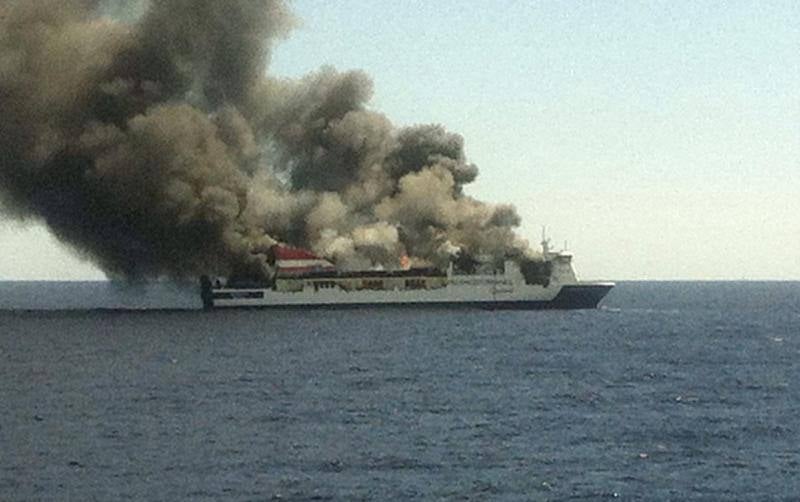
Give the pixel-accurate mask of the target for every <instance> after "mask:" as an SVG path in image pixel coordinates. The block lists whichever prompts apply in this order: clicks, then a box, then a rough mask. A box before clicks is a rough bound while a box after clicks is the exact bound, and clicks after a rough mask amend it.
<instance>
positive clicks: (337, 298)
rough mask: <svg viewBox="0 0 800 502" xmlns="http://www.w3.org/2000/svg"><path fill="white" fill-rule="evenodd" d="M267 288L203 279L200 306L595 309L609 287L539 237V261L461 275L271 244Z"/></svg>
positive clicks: (451, 269)
mask: <svg viewBox="0 0 800 502" xmlns="http://www.w3.org/2000/svg"><path fill="white" fill-rule="evenodd" d="M269 260H270V264H271V265H272V266H273V267H274V270H275V272H274V275H273V277H272V278H271V280H270V281H269V283H264V284H244V283H239V282H236V281H228V280H225V279H223V278H213V279H212V278H208V277H203V278H202V279H201V294H202V299H203V306H204V308H206V309H212V308H225V307H261V308H292V307H294V308H314V307H317V308H345V307H363V306H398V307H401V306H409V307H448V308H455V307H465V308H487V309H586V308H595V307H597V305H598V303H599V302H600V300H602V299H603V297H605V296H606V294H608V292H609V291H610V290H611V288H613V287H614V283H612V282H581V281H579V280H578V279H577V277H576V275H575V271H574V270H573V267H572V255H571V254H570V253H567V252H565V251H553V250H552V249H551V247H550V241H549V240H548V239H546V238H543V241H542V257H541V259H540V260H514V259H507V260H505V262H504V263H503V264H502V266H501V267H496V266H494V267H491V266H478V267H471V270H468V271H465V270H463V269H460V268H459V267H457V266H456V263H454V261H451V262H450V265H449V267H448V268H447V269H446V270H440V269H437V268H407V269H401V270H360V271H343V270H338V269H337V268H336V267H335V265H334V264H333V263H332V262H330V261H329V260H326V259H325V258H322V257H319V256H317V255H315V254H313V253H311V252H309V251H307V250H303V249H297V248H291V247H288V246H281V245H276V246H274V247H273V248H272V249H271V250H270V258H269Z"/></svg>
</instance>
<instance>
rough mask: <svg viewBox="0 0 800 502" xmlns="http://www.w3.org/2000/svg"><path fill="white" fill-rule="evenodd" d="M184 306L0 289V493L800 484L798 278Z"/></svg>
mask: <svg viewBox="0 0 800 502" xmlns="http://www.w3.org/2000/svg"><path fill="white" fill-rule="evenodd" d="M199 303H200V302H199V300H198V298H197V291H196V288H195V287H194V285H187V286H173V285H168V284H157V285H148V286H136V287H127V286H121V285H115V284H110V283H0V500H3V501H16V500H26V501H27V500H76V501H85V500H102V501H105V500H148V501H149V500H153V501H157V500H163V501H175V500H193V501H194V500H197V501H204V500H209V501H210V500H233V501H240V500H241V501H244V500H248V501H249V500H323V501H324V500H381V501H386V500H481V501H482V500H607V499H608V500H612V499H616V500H709V501H716V500H759V501H761V500H764V501H768V500H787V501H788V500H798V497H799V496H800V363H799V362H798V361H800V283H796V282H795V283H792V282H785V283H780V282H774V283H759V282H709V283H698V282H661V283H654V282H630V283H622V284H620V285H618V287H617V288H616V289H615V290H614V291H612V293H611V294H610V295H609V296H608V298H607V300H606V301H605V302H604V304H603V307H602V308H600V309H598V310H591V311H532V312H489V311H477V310H473V311H448V310H435V309H429V310H415V311H411V310H402V309H362V310H348V311H309V312H298V311H232V312H223V311H218V312H212V313H204V312H202V311H199V310H196V309H197V308H198V307H199ZM103 309H106V310H103ZM124 309H133V310H124Z"/></svg>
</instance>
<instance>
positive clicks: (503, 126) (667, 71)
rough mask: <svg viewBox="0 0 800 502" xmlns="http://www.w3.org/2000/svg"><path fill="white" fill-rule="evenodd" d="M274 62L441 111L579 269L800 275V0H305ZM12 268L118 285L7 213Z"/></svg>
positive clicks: (401, 104)
mask: <svg viewBox="0 0 800 502" xmlns="http://www.w3.org/2000/svg"><path fill="white" fill-rule="evenodd" d="M293 5H294V9H295V12H296V14H297V16H298V18H299V20H300V23H299V25H298V27H297V28H296V29H295V31H294V32H293V33H292V34H291V35H290V36H289V38H287V39H286V40H285V41H284V42H283V43H282V44H281V45H280V46H279V47H278V48H277V50H276V51H275V52H274V54H273V58H272V63H271V67H270V73H271V74H273V75H282V76H287V77H298V76H301V75H304V74H306V73H308V72H310V71H313V70H315V69H317V68H319V67H320V66H322V65H332V66H335V67H337V68H339V69H342V70H344V69H356V68H358V69H362V70H364V71H366V72H367V73H368V74H369V75H371V77H372V78H373V80H374V82H375V94H374V98H373V100H372V108H373V109H375V110H379V111H381V112H383V113H385V114H386V115H387V116H388V117H389V118H390V119H391V120H393V121H394V122H395V123H397V124H398V125H411V124H418V123H440V124H443V125H445V126H446V127H447V128H448V129H449V130H451V131H454V132H458V133H460V134H461V135H463V136H464V139H465V144H466V150H467V155H468V156H469V158H470V160H471V161H473V162H475V163H476V164H477V165H478V167H479V168H480V169H481V174H480V176H479V177H478V180H477V181H476V182H474V183H473V184H471V185H469V186H468V187H467V193H468V194H470V195H473V196H475V197H477V198H479V199H482V200H488V201H492V202H510V203H513V204H515V205H516V206H517V208H518V210H519V213H520V215H521V216H522V219H523V224H522V226H521V228H520V234H521V235H522V236H524V237H525V238H528V239H529V240H530V241H531V242H532V243H538V241H539V240H540V236H541V231H542V226H546V227H547V232H548V235H549V236H550V237H552V240H553V243H554V244H555V245H556V247H559V248H561V247H564V245H565V244H566V246H567V248H568V249H569V250H570V251H571V252H572V253H574V255H575V258H574V261H575V265H576V268H577V270H578V273H579V275H580V276H581V277H582V278H585V279H613V280H631V279H633V280H674V279H687V280H717V279H735V280H738V279H752V280H761V279H778V280H785V279H788V280H800V219H798V217H797V215H798V214H799V213H800V181H799V180H798V176H797V174H798V173H800V3H799V2H796V1H765V2H736V1H731V2H705V1H682V0H680V1H669V2H666V1H664V2H652V1H648V2H644V1H642V2H629V1H618V2H589V1H587V2H555V1H541V2H532V1H513V0H472V1H470V2H463V1H455V0H439V1H436V2H433V1H412V0H408V1H404V2H394V1H388V0H373V1H370V2H356V1H355V0H352V1H344V0H339V1H336V0H328V1H323V0H295V1H294V2H293ZM0 256H2V257H3V258H2V260H0V280H16V279H42V280H72V279H102V278H104V275H103V274H102V272H100V271H99V270H97V269H96V268H95V267H93V266H92V265H91V263H88V262H87V261H85V260H84V259H82V258H81V257H80V256H78V255H76V254H75V253H74V252H73V251H71V250H70V249H67V248H65V247H63V246H62V245H60V244H59V243H58V242H57V241H56V240H55V239H54V238H52V237H51V236H50V235H49V233H48V232H47V230H46V229H44V228H43V227H41V226H37V225H36V224H27V225H21V224H20V223H19V222H12V221H9V220H7V219H3V217H2V216H0Z"/></svg>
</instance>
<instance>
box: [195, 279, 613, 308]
mask: <svg viewBox="0 0 800 502" xmlns="http://www.w3.org/2000/svg"><path fill="white" fill-rule="evenodd" d="M613 287H614V284H613V283H576V284H569V285H564V286H561V287H560V288H558V289H557V293H556V292H555V291H556V288H550V289H549V290H547V289H546V288H542V290H543V291H542V292H538V293H537V294H534V295H528V296H529V297H527V298H520V297H514V296H517V295H508V294H503V293H498V292H496V291H492V292H491V294H484V295H480V294H478V295H469V296H474V297H472V298H469V297H464V296H466V295H455V296H458V297H456V298H453V297H452V296H454V295H453V294H452V291H450V292H447V291H444V292H442V293H441V294H440V297H438V298H437V297H436V296H435V295H432V296H429V297H427V298H424V299H419V298H415V297H414V296H416V295H414V296H412V295H408V294H397V293H396V292H395V293H394V294H391V293H387V294H384V295H381V294H374V295H369V296H373V298H372V299H368V298H367V297H366V296H367V295H355V294H352V293H338V294H333V295H327V297H326V295H324V294H312V295H310V296H308V297H306V296H298V295H293V294H286V293H275V292H272V291H269V290H258V289H241V290H236V289H213V288H208V289H206V291H204V292H203V304H204V307H205V308H206V310H210V309H217V308H226V309H230V308H236V309H244V308H248V309H303V310H307V309H362V308H375V307H387V308H411V309H480V310H552V309H560V310H572V309H594V308H597V306H598V304H599V303H600V301H601V300H602V299H603V298H604V297H605V296H606V295H607V294H608V292H609V291H610V290H611V289H612V288H613ZM447 293H450V294H447ZM487 293H488V292H487ZM504 296H506V298H504ZM531 296H532V297H531Z"/></svg>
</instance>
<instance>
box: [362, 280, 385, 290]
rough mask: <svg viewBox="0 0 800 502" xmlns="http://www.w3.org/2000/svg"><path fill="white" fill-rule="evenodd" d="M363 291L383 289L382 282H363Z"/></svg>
mask: <svg viewBox="0 0 800 502" xmlns="http://www.w3.org/2000/svg"><path fill="white" fill-rule="evenodd" d="M363 287H364V289H383V281H380V280H375V279H368V280H365V281H364V282H363Z"/></svg>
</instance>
